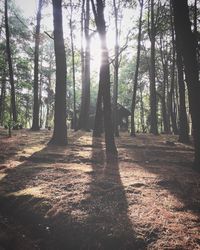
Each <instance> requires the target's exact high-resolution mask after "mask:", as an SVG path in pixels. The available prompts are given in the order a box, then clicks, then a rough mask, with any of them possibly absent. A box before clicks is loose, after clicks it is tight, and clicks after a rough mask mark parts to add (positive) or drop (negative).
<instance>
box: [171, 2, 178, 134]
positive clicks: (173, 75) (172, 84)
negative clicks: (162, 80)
mask: <svg viewBox="0 0 200 250" xmlns="http://www.w3.org/2000/svg"><path fill="white" fill-rule="evenodd" d="M170 14H171V16H170V25H171V36H172V64H171V86H170V93H169V94H170V98H169V104H170V105H169V106H170V116H171V121H172V130H173V132H174V134H175V135H177V134H178V128H177V123H176V114H175V112H174V107H175V95H174V89H175V86H174V81H175V60H176V58H175V56H176V51H175V38H174V24H173V17H172V16H173V10H172V7H171V4H170Z"/></svg>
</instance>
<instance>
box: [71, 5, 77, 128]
mask: <svg viewBox="0 0 200 250" xmlns="http://www.w3.org/2000/svg"><path fill="white" fill-rule="evenodd" d="M70 8H71V13H70V38H71V53H72V82H73V129H74V130H75V131H76V130H77V116H76V74H75V52H74V38H73V35H74V34H73V23H72V22H73V20H72V17H73V6H72V1H71V0H70Z"/></svg>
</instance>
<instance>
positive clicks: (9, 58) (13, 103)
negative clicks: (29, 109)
mask: <svg viewBox="0 0 200 250" xmlns="http://www.w3.org/2000/svg"><path fill="white" fill-rule="evenodd" d="M5 29H6V52H7V60H8V66H9V77H10V85H11V113H12V119H13V121H14V122H15V123H16V122H17V110H16V103H15V102H16V99H15V84H14V76H13V64H12V58H11V49H10V32H9V24H8V4H7V0H5Z"/></svg>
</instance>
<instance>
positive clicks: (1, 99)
mask: <svg viewBox="0 0 200 250" xmlns="http://www.w3.org/2000/svg"><path fill="white" fill-rule="evenodd" d="M5 97H6V70H5V69H4V70H3V74H2V83H1V96H0V124H1V126H3V117H4V107H5Z"/></svg>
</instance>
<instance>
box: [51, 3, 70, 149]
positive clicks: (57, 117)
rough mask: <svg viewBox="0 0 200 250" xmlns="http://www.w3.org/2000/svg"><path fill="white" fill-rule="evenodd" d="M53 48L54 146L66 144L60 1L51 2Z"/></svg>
mask: <svg viewBox="0 0 200 250" xmlns="http://www.w3.org/2000/svg"><path fill="white" fill-rule="evenodd" d="M53 20H54V48H55V57H56V93H55V113H54V132H53V137H52V139H51V141H50V143H52V144H56V145H61V146H62V145H66V144H67V125H66V56H65V47H64V39H63V25H62V0H53Z"/></svg>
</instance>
